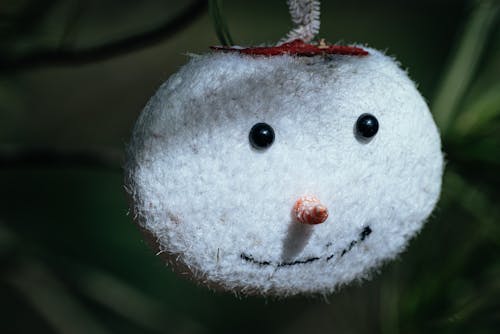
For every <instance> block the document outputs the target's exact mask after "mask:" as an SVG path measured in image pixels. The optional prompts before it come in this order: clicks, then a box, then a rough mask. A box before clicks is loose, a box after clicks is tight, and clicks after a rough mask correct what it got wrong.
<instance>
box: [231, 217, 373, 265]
mask: <svg viewBox="0 0 500 334" xmlns="http://www.w3.org/2000/svg"><path fill="white" fill-rule="evenodd" d="M371 233H372V229H371V228H370V226H365V227H364V228H363V230H362V231H361V232H360V233H359V235H358V238H357V239H354V240H352V241H351V242H350V243H349V244H348V245H347V246H346V247H345V248H343V249H341V250H339V251H337V252H334V253H332V254H330V255H328V256H323V257H317V256H314V257H308V258H305V259H299V260H294V261H289V262H273V261H265V260H258V259H256V258H254V257H253V256H252V255H249V254H247V253H241V254H240V257H241V259H242V260H244V261H246V262H249V263H252V264H254V265H258V266H273V267H276V268H282V267H290V266H295V265H299V264H306V263H312V262H316V261H319V260H321V259H324V260H326V261H330V260H332V259H333V258H335V257H337V258H341V257H343V256H344V255H346V254H347V253H349V252H350V251H351V250H352V249H353V248H354V246H356V245H357V244H360V243H362V242H363V241H365V240H366V238H367V237H368V236H369V235H370V234H371ZM327 246H329V245H327Z"/></svg>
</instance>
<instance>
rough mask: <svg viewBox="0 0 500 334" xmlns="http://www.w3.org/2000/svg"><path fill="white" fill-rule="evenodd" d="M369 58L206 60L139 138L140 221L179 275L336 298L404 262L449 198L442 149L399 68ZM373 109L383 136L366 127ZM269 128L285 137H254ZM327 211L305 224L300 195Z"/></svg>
mask: <svg viewBox="0 0 500 334" xmlns="http://www.w3.org/2000/svg"><path fill="white" fill-rule="evenodd" d="M367 50H368V52H369V55H368V56H365V57H356V56H340V55H335V56H331V55H330V56H315V57H297V56H289V55H282V56H274V57H259V56H246V55H240V54H237V53H223V52H214V53H211V54H207V55H203V56H196V57H194V58H193V59H191V61H190V62H189V63H188V64H187V65H185V66H184V67H183V68H181V69H180V71H179V72H178V73H176V74H174V75H173V76H172V77H171V78H170V79H169V80H168V81H167V82H166V83H164V84H163V85H162V86H161V87H160V89H159V90H158V92H157V93H156V95H155V96H154V97H153V98H152V99H151V100H150V101H149V103H148V104H147V106H146V108H145V109H144V111H143V112H142V114H141V116H140V118H139V120H138V122H137V124H136V126H135V128H134V131H133V135H132V140H131V143H130V146H129V157H128V162H127V165H126V174H127V178H126V183H127V184H126V186H127V189H128V190H129V192H130V195H131V198H132V201H133V209H134V213H135V215H136V221H137V223H138V224H139V225H140V226H141V228H142V229H144V230H145V231H146V232H147V233H148V234H149V235H150V236H152V237H153V238H154V241H155V243H156V246H157V247H158V248H159V250H160V252H162V253H164V254H167V255H168V256H167V258H168V259H169V261H170V262H171V263H172V264H173V267H174V269H176V270H177V271H180V272H185V273H188V274H189V276H191V277H193V278H194V279H195V280H197V281H199V282H203V283H206V284H208V285H210V286H217V287H221V288H223V289H227V290H234V291H238V292H241V293H257V294H274V295H281V296H284V295H293V294H298V293H315V292H319V293H327V292H332V291H333V290H335V289H336V287H338V286H339V285H342V284H344V283H347V282H349V281H352V280H354V279H356V278H363V277H366V276H367V274H368V273H369V271H370V269H373V268H376V267H377V266H379V265H380V264H381V263H382V262H383V261H384V260H387V259H391V258H394V257H395V256H396V255H397V254H398V253H400V252H401V251H402V250H403V249H404V248H405V246H406V245H407V243H408V241H409V239H410V238H411V237H412V236H414V235H415V234H416V233H417V232H418V231H419V230H420V229H421V227H422V225H423V223H424V222H425V220H426V219H427V217H428V216H429V215H430V213H431V212H432V210H433V208H434V205H435V204H436V201H437V200H438V197H439V194H440V188H441V178H442V170H443V157H442V153H441V147H440V146H441V145H440V138H439V134H438V131H437V128H436V126H435V124H434V122H433V119H432V116H431V114H430V112H429V109H428V107H427V105H426V103H425V101H424V99H423V98H422V96H421V95H420V94H419V92H418V91H417V89H416V88H415V85H414V83H413V82H412V81H411V80H410V79H409V78H408V76H407V74H406V73H405V72H404V71H403V70H401V69H400V68H399V66H398V64H397V63H396V62H395V61H394V60H393V59H392V58H389V57H387V56H385V55H383V54H382V53H380V52H378V51H376V50H373V49H367ZM365 113H369V114H371V115H373V116H374V117H376V119H377V120H378V122H379V130H378V132H377V133H376V135H375V136H373V137H372V138H370V139H369V140H364V139H363V138H360V136H359V134H357V133H356V122H357V120H358V118H359V116H360V115H362V114H365ZM260 122H265V123H267V124H269V125H270V126H271V127H272V128H273V129H274V132H275V140H274V142H273V144H272V145H271V146H270V147H268V148H267V149H264V150H256V149H254V148H253V147H252V145H251V144H250V142H249V131H250V129H251V128H252V126H253V125H255V124H256V123H260ZM304 195H314V196H316V197H317V198H318V199H320V200H321V203H322V204H323V205H324V206H326V207H327V208H328V212H329V217H328V219H327V220H326V221H325V222H324V223H322V224H318V225H304V224H301V223H299V222H297V221H296V219H294V217H293V214H292V208H293V206H294V203H295V202H296V201H297V199H298V198H300V197H301V196H304Z"/></svg>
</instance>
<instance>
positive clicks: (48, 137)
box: [0, 0, 500, 334]
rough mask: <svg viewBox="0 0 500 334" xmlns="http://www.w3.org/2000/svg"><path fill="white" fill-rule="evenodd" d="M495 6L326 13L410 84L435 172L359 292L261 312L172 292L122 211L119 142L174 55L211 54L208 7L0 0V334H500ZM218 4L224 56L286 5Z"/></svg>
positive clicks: (285, 24) (422, 2)
mask: <svg viewBox="0 0 500 334" xmlns="http://www.w3.org/2000/svg"><path fill="white" fill-rule="evenodd" d="M499 2H500V1H497V0H483V1H466V0H441V1H436V0H411V1H410V0H407V1H402V0H384V1H371V0H355V1H349V2H346V1H340V0H339V1H323V3H322V17H321V19H322V25H321V32H320V36H319V37H324V38H326V39H328V40H329V41H332V42H335V41H339V40H340V41H343V42H362V43H367V44H368V45H370V46H372V47H375V48H378V49H384V50H387V52H388V54H391V55H395V56H397V58H398V59H399V60H400V61H401V63H402V64H403V66H404V67H405V68H408V69H409V73H410V76H411V77H412V78H413V79H414V80H415V81H416V82H417V83H418V85H419V89H420V90H421V92H422V94H423V95H424V96H425V97H426V99H427V101H428V102H429V104H430V106H431V108H432V111H433V113H434V116H435V118H436V120H437V123H438V125H439V126H440V128H441V132H442V137H443V145H444V150H445V152H446V156H447V172H446V175H445V179H444V185H443V194H442V198H441V201H440V202H439V204H438V206H437V209H436V211H435V213H434V214H433V217H432V218H431V219H430V220H429V222H428V224H427V225H426V226H425V228H424V230H423V232H421V233H420V235H419V236H418V237H417V238H415V239H414V240H412V242H411V244H410V247H409V248H408V250H407V251H406V252H405V253H403V254H402V255H401V256H400V257H399V258H398V259H397V260H395V261H393V262H391V263H389V264H387V265H385V266H384V267H383V268H382V269H381V270H380V272H378V273H376V274H375V275H374V277H373V279H372V280H370V281H366V282H362V283H354V284H351V285H350V286H348V287H344V288H343V289H341V290H340V291H339V292H338V293H336V294H333V295H330V296H326V297H310V298H305V297H296V298H292V299H284V300H274V299H263V298H257V297H251V298H246V297H244V298H241V297H236V296H233V295H230V294H222V293H214V292H211V291H208V290H206V289H205V288H202V287H197V286H195V285H194V284H193V283H191V282H188V281H186V280H184V279H182V278H179V277H177V276H176V275H174V274H173V273H172V272H171V271H170V269H168V268H167V267H165V266H164V264H162V262H161V261H160V259H159V258H158V257H156V256H155V255H154V254H153V252H151V251H150V249H149V248H148V247H147V245H146V244H145V243H144V241H142V238H141V235H140V233H139V231H138V230H137V229H136V228H135V227H134V225H133V224H132V222H131V218H130V216H129V215H128V214H127V212H128V208H127V201H126V197H125V194H124V190H123V183H122V179H123V176H122V171H121V169H120V166H121V163H122V157H123V151H124V147H125V144H126V142H127V140H128V136H129V133H130V129H131V127H132V125H133V123H134V120H135V119H136V117H137V116H138V114H139V112H140V110H141V109H142V107H143V106H144V104H145V103H146V101H147V100H148V98H149V97H150V96H151V95H152V94H153V93H154V91H155V89H156V88H157V87H158V86H159V85H160V84H161V83H162V82H163V81H164V80H165V79H166V78H168V76H169V75H170V74H171V73H173V72H175V71H176V70H177V69H178V68H179V67H180V66H181V65H182V64H184V63H185V62H186V61H187V59H188V57H187V53H203V52H206V51H207V47H208V46H210V45H214V44H218V41H217V38H216V35H215V33H214V29H213V26H212V20H211V17H210V15H209V14H208V9H207V5H206V3H205V2H204V1H196V0H192V2H189V1H172V0H144V1H131V0H120V1H119V0H106V1H104V0H87V1H84V0H47V1H42V0H2V1H1V2H0V320H1V321H0V332H1V333H308V334H309V333H311V334H314V333H422V332H424V331H425V332H430V333H498V332H499V331H500V261H499V256H500V225H499V224H500V223H499V217H500V212H499V211H500V208H499V206H498V204H497V203H498V200H499V197H500V175H499V167H500V26H499V14H500V13H499V8H500V3H499ZM193 3H194V5H193ZM223 5H224V8H223V9H224V17H225V18H226V20H227V22H228V25H229V27H230V30H231V34H232V36H233V38H234V39H235V41H236V43H238V44H243V45H245V44H252V43H254V44H260V43H262V42H275V41H277V40H279V39H280V38H281V37H283V36H284V35H285V34H286V32H287V31H288V30H289V28H290V25H291V24H290V19H289V16H288V11H287V6H286V3H285V1H284V0H279V1H278V0H275V1H264V0H256V1H243V0H233V1H225V2H224V4H223ZM169 22H170V23H169ZM171 22H173V24H171ZM165 23H167V25H166V28H165V29H163V30H161V29H160V28H161V27H165ZM169 24H170V25H169ZM130 36H136V37H137V38H129V37H130ZM124 39H125V41H124V43H121V44H120V43H116V41H123V40H124ZM110 46H111V47H110ZM102 50H104V51H106V50H107V51H106V52H104V51H102Z"/></svg>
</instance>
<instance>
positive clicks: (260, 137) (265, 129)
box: [248, 123, 274, 150]
mask: <svg viewBox="0 0 500 334" xmlns="http://www.w3.org/2000/svg"><path fill="white" fill-rule="evenodd" d="M248 138H249V139H250V144H252V146H253V147H254V148H256V149H258V150H262V149H265V148H268V147H269V146H271V145H272V144H273V142H274V130H273V128H272V127H271V126H270V125H269V124H267V123H257V124H255V125H254V126H252V129H251V130H250V134H249V135H248Z"/></svg>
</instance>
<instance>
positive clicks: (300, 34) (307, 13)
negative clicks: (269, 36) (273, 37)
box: [280, 0, 320, 44]
mask: <svg viewBox="0 0 500 334" xmlns="http://www.w3.org/2000/svg"><path fill="white" fill-rule="evenodd" d="M287 4H288V7H289V9H290V16H291V17H292V22H293V24H294V25H295V27H294V28H293V29H292V30H291V31H290V32H289V33H288V34H287V35H286V37H285V38H283V39H282V40H281V41H280V44H281V43H286V42H291V41H293V40H295V39H302V40H303V41H304V42H310V41H312V40H313V39H314V37H315V36H316V35H317V34H318V32H319V26H320V20H319V15H320V5H319V0H288V1H287Z"/></svg>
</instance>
